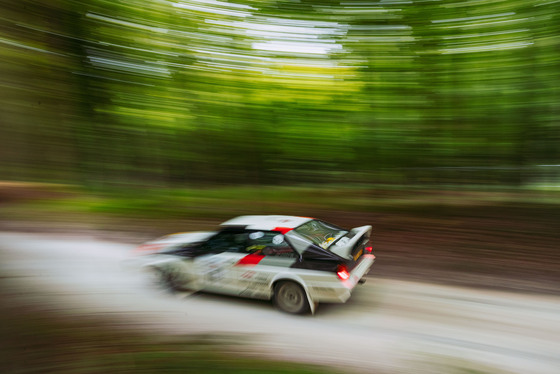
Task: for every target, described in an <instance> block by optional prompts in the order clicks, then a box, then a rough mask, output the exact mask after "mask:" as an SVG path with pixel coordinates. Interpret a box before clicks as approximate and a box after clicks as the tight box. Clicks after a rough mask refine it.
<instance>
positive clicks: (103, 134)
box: [0, 0, 560, 187]
mask: <svg viewBox="0 0 560 374" xmlns="http://www.w3.org/2000/svg"><path fill="white" fill-rule="evenodd" d="M0 5H1V9H2V12H1V13H0V87H1V89H0V168H1V175H0V179H5V180H30V181H49V182H58V183H73V184H79V185H85V186H101V187H103V186H122V185H127V186H149V187H173V186H186V185H189V186H196V185H215V184H256V185H290V184H298V183H317V184H318V183H355V184H423V185H431V184H433V185H438V186H442V185H447V184H451V185H460V184H462V185H481V186H504V185H505V186H527V185H549V186H551V185H558V184H560V183H559V182H560V166H559V164H560V147H558V144H559V140H560V1H558V0H534V1H526V0H458V1H447V0H417V1H416V0H415V1H408V0H380V1H360V0H348V1H346V0H342V1H329V0H299V1H295V0H259V1H254V0H233V1H226V0H177V1H175V0H171V1H167V0H111V1H107V0H88V1H77V0H33V1H31V0H0Z"/></svg>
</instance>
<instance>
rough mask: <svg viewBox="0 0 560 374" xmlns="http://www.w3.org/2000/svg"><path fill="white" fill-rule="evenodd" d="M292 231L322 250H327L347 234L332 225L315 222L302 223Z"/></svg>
mask: <svg viewBox="0 0 560 374" xmlns="http://www.w3.org/2000/svg"><path fill="white" fill-rule="evenodd" d="M294 231H295V232H296V233H298V234H299V235H300V236H303V237H304V238H306V239H308V240H309V241H311V242H312V243H313V244H316V245H318V246H319V247H321V248H324V249H327V248H328V247H330V246H331V245H332V244H334V243H335V242H336V241H337V240H338V239H340V238H342V237H343V236H344V235H346V234H347V233H348V231H347V230H344V229H341V228H340V227H337V226H335V225H333V224H330V223H327V222H323V221H317V220H314V221H309V222H307V223H304V224H303V225H301V226H299V227H298V228H296V229H294Z"/></svg>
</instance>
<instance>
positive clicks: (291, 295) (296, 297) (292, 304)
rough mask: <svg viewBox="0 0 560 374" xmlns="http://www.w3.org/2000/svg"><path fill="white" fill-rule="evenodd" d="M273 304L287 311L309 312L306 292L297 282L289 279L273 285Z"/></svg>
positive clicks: (295, 312) (293, 312)
mask: <svg viewBox="0 0 560 374" xmlns="http://www.w3.org/2000/svg"><path fill="white" fill-rule="evenodd" d="M274 305H276V307H277V308H278V309H280V310H282V311H284V312H287V313H292V314H303V313H307V312H309V303H308V301H307V294H306V293H305V291H304V290H303V288H302V287H301V286H300V285H299V284H297V283H295V282H291V281H284V282H280V283H278V284H277V285H276V286H275V287H274Z"/></svg>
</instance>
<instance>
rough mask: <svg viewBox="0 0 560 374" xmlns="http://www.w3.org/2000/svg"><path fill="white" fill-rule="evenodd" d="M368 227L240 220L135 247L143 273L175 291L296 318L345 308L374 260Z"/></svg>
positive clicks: (304, 220) (303, 219)
mask: <svg viewBox="0 0 560 374" xmlns="http://www.w3.org/2000/svg"><path fill="white" fill-rule="evenodd" d="M371 229H372V228H371V226H369V225H367V226H361V227H356V228H354V229H351V230H345V229H343V228H340V227H337V226H335V225H333V224H331V223H327V222H325V221H322V220H319V219H313V218H308V217H295V216H278V215H271V216H241V217H237V218H234V219H231V220H229V221H226V222H224V223H222V224H221V227H220V229H219V230H218V231H215V232H193V233H180V234H172V235H168V236H166V237H163V238H160V239H157V240H154V241H151V242H147V243H145V244H143V245H141V246H140V247H138V248H137V250H136V251H137V253H140V254H144V256H141V258H142V261H141V263H142V266H143V268H144V269H148V270H150V271H151V272H152V273H155V274H157V275H158V277H159V279H160V280H163V281H164V282H165V284H167V285H168V286H171V287H173V288H175V289H186V290H191V291H208V292H216V293H223V294H229V295H237V296H241V297H248V298H258V299H268V300H273V302H274V304H275V305H276V307H277V308H279V309H280V310H282V311H285V312H288V313H294V314H301V313H307V312H311V313H314V312H315V309H316V307H317V305H318V303H323V302H329V303H344V302H346V301H347V300H348V298H349V297H350V295H351V292H352V290H353V289H354V287H355V286H356V285H357V284H359V283H363V282H364V281H365V279H364V277H365V275H366V274H367V273H368V272H369V270H370V268H371V266H372V264H373V262H374V260H375V256H374V255H373V253H372V247H370V246H369V245H368V243H369V241H370V235H371Z"/></svg>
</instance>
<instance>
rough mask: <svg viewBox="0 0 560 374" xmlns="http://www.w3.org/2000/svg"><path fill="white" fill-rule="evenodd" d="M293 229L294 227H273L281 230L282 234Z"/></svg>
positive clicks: (274, 229) (275, 229)
mask: <svg viewBox="0 0 560 374" xmlns="http://www.w3.org/2000/svg"><path fill="white" fill-rule="evenodd" d="M292 230H293V228H292V227H275V228H273V229H272V231H279V232H280V234H282V235H284V234H285V233H287V232H288V231H292Z"/></svg>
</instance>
